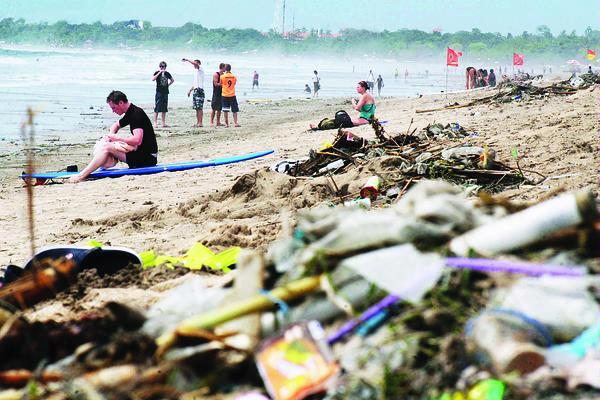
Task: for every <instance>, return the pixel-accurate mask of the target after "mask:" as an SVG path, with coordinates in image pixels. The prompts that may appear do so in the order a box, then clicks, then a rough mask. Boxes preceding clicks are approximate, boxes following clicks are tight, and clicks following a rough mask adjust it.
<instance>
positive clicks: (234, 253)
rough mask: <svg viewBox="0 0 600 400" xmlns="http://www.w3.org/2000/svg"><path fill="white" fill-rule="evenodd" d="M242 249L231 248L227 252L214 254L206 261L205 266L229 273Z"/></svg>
mask: <svg viewBox="0 0 600 400" xmlns="http://www.w3.org/2000/svg"><path fill="white" fill-rule="evenodd" d="M240 251H242V249H241V248H240V247H231V248H229V249H227V250H223V251H222V252H220V253H219V254H215V255H214V256H213V257H212V258H211V259H209V260H207V261H206V266H207V267H210V268H212V269H217V270H222V271H223V272H229V271H231V269H229V267H231V266H232V265H233V264H235V263H237V258H238V256H239V254H240Z"/></svg>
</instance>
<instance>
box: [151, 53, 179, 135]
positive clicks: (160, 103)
mask: <svg viewBox="0 0 600 400" xmlns="http://www.w3.org/2000/svg"><path fill="white" fill-rule="evenodd" d="M152 80H153V81H156V95H155V96H154V125H155V126H156V127H158V113H160V119H161V120H162V127H163V128H166V127H167V124H165V116H166V114H167V111H168V110H167V107H168V106H169V86H171V85H172V84H173V82H175V80H174V79H173V76H172V75H171V74H170V73H169V72H167V63H166V62H164V61H161V62H160V64H158V71H155V72H154V74H153V75H152Z"/></svg>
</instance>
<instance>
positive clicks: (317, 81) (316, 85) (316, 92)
mask: <svg viewBox="0 0 600 400" xmlns="http://www.w3.org/2000/svg"><path fill="white" fill-rule="evenodd" d="M313 72H314V74H315V75H314V76H313V78H312V81H313V97H319V90H321V78H319V73H318V72H317V70H314V71H313Z"/></svg>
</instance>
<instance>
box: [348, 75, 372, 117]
mask: <svg viewBox="0 0 600 400" xmlns="http://www.w3.org/2000/svg"><path fill="white" fill-rule="evenodd" d="M356 92H357V93H358V94H360V98H359V99H352V108H354V109H355V110H356V111H358V112H359V114H358V118H353V119H352V123H353V124H354V126H359V125H365V124H369V123H371V121H372V120H373V118H375V109H376V108H377V107H376V106H375V99H374V98H373V96H371V93H369V84H368V83H367V82H365V81H360V82H358V85H357V86H356Z"/></svg>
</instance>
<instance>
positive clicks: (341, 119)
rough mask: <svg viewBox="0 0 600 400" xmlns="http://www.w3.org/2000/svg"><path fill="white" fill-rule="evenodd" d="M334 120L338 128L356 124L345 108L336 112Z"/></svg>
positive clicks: (350, 126)
mask: <svg viewBox="0 0 600 400" xmlns="http://www.w3.org/2000/svg"><path fill="white" fill-rule="evenodd" d="M334 121H335V127H336V128H352V127H353V126H354V124H353V123H352V118H350V116H349V115H348V113H347V112H346V111H344V110H340V111H338V112H336V113H335V117H334Z"/></svg>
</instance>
